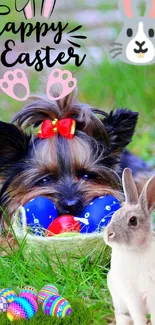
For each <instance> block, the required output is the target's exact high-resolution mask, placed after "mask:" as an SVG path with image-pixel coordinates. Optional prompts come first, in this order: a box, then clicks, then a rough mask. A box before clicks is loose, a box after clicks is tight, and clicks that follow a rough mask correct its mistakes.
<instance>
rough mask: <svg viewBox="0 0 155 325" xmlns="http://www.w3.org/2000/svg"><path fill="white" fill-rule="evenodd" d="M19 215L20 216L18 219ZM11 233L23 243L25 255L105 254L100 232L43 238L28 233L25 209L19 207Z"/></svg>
mask: <svg viewBox="0 0 155 325" xmlns="http://www.w3.org/2000/svg"><path fill="white" fill-rule="evenodd" d="M19 215H21V216H22V222H21V221H20V220H21V217H20V218H19ZM21 224H22V225H21ZM12 227H13V231H14V233H15V235H16V237H17V239H18V241H19V242H22V241H23V240H24V241H25V253H26V254H28V253H30V252H34V253H37V254H38V253H41V252H42V251H43V252H45V251H47V252H48V253H50V255H51V256H52V257H53V256H54V255H55V254H60V255H61V256H66V254H71V255H72V256H91V257H93V256H96V254H97V253H99V254H100V253H103V252H105V249H106V246H105V244H104V240H103V233H102V232H100V233H99V232H94V233H91V234H74V235H73V236H68V235H66V234H65V235H64V236H62V235H61V236H59V235H56V236H52V237H44V236H37V235H33V234H30V233H28V228H27V224H26V214H25V209H24V208H23V207H22V206H20V207H19V209H18V210H17V212H16V214H15V215H14V217H13V225H12Z"/></svg>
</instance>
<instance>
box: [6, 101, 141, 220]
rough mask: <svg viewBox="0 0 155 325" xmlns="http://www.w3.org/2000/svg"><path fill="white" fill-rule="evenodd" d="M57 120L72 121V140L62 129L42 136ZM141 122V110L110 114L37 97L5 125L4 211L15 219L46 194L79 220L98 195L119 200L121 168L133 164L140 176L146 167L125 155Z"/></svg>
mask: <svg viewBox="0 0 155 325" xmlns="http://www.w3.org/2000/svg"><path fill="white" fill-rule="evenodd" d="M55 119H57V120H58V121H62V120H64V119H69V120H70V119H72V121H73V122H74V125H75V134H74V135H73V136H72V138H68V137H67V136H63V135H61V132H56V129H55V130H54V131H53V132H55V133H54V134H53V135H52V136H49V137H48V136H45V137H41V138H40V136H39V134H40V133H37V129H36V128H38V127H41V125H42V123H43V122H45V121H46V120H48V121H49V120H50V121H51V125H52V121H54V123H53V124H55V123H57V122H56V121H55ZM137 119H138V113H136V112H132V111H130V110H127V109H117V110H116V112H110V113H105V112H103V111H101V110H99V109H96V108H92V107H89V106H87V105H85V104H79V103H78V102H77V101H76V100H75V99H74V97H73V96H67V97H66V98H65V99H63V100H60V101H55V102H50V101H48V100H47V99H44V98H37V99H36V100H35V101H33V102H32V103H30V104H29V105H28V106H26V107H25V108H24V109H22V110H21V111H20V112H19V113H18V114H17V115H16V116H15V117H14V119H13V122H12V123H5V122H0V181H1V192H0V205H1V207H2V208H3V210H4V211H5V212H6V214H7V215H8V216H9V218H11V217H12V215H13V213H14V212H15V211H16V209H17V208H18V207H19V205H24V204H25V203H26V202H27V201H29V200H30V199H31V198H34V197H36V196H40V195H42V196H46V197H48V198H50V199H51V200H52V201H53V202H54V203H55V205H56V207H57V209H58V212H59V215H62V214H71V215H74V216H79V215H80V214H81V212H82V211H83V209H84V207H85V206H86V205H87V204H88V203H89V202H90V201H91V200H92V199H93V198H95V197H98V196H100V195H104V194H112V195H114V196H116V197H118V198H119V197H120V192H121V184H120V178H119V176H118V175H120V174H121V168H124V167H126V166H128V165H129V167H130V168H132V169H133V170H134V173H135V175H136V172H138V171H139V165H141V160H139V163H138V165H137V166H136V163H135V166H134V159H131V156H130V154H129V153H128V152H127V151H125V153H123V152H124V149H125V147H126V146H127V145H128V144H129V143H130V141H131V139H132V136H133V133H134V131H135V126H136V123H137ZM45 123H46V122H45ZM53 129H54V127H53ZM128 161H129V164H128ZM132 161H133V164H132ZM145 167H146V166H145V165H144V169H145ZM2 216H3V214H2ZM2 216H1V220H2V221H3V217H2Z"/></svg>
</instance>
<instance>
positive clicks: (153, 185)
mask: <svg viewBox="0 0 155 325" xmlns="http://www.w3.org/2000/svg"><path fill="white" fill-rule="evenodd" d="M139 202H140V204H141V206H142V209H143V210H144V211H145V212H146V213H147V214H148V212H149V213H152V211H153V210H154V209H155V176H153V177H152V178H151V179H149V180H148V182H147V183H146V184H145V186H144V188H143V191H142V193H141V195H140V198H139Z"/></svg>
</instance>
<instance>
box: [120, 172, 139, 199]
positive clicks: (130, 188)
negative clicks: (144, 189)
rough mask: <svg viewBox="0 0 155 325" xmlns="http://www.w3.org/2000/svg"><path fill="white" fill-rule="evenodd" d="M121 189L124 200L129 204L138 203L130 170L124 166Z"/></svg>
mask: <svg viewBox="0 0 155 325" xmlns="http://www.w3.org/2000/svg"><path fill="white" fill-rule="evenodd" d="M122 183H123V190H124V194H125V199H126V202H127V203H129V204H137V203H138V192H137V188H136V185H135V182H134V180H133V176H132V171H131V169H129V168H125V169H124V171H123V175H122Z"/></svg>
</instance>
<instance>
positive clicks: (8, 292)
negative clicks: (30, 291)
mask: <svg viewBox="0 0 155 325" xmlns="http://www.w3.org/2000/svg"><path fill="white" fill-rule="evenodd" d="M0 297H4V298H5V299H6V301H7V303H8V304H10V303H11V302H12V301H13V300H14V299H15V298H17V294H16V293H15V291H14V290H12V289H10V288H5V289H2V290H0Z"/></svg>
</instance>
